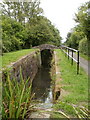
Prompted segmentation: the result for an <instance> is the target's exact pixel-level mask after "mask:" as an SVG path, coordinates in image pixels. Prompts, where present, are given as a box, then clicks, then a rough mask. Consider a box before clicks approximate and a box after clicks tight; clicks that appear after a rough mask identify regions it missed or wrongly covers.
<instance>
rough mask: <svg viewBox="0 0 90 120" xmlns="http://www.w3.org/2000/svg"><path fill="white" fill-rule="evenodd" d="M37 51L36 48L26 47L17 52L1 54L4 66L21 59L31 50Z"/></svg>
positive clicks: (0, 57)
mask: <svg viewBox="0 0 90 120" xmlns="http://www.w3.org/2000/svg"><path fill="white" fill-rule="evenodd" d="M33 51H35V49H24V50H19V51H15V52H9V53H4V54H3V56H0V59H2V68H5V67H7V65H10V64H11V63H12V62H15V61H17V60H19V59H20V58H21V57H22V56H25V55H27V54H29V53H31V52H33Z"/></svg>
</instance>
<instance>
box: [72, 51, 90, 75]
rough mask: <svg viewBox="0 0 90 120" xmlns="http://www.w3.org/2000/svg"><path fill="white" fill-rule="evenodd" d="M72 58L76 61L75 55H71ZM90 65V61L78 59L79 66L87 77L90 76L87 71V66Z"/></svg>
mask: <svg viewBox="0 0 90 120" xmlns="http://www.w3.org/2000/svg"><path fill="white" fill-rule="evenodd" d="M70 54H71V53H70ZM73 56H74V58H75V59H77V55H76V54H75V53H74V54H73ZM89 65H90V61H88V60H85V59H84V58H82V57H80V66H81V67H82V68H83V69H84V71H85V72H86V73H87V75H90V71H89V70H88V68H89V67H88V66H89Z"/></svg>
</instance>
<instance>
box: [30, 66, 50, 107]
mask: <svg viewBox="0 0 90 120" xmlns="http://www.w3.org/2000/svg"><path fill="white" fill-rule="evenodd" d="M32 93H33V94H35V95H34V97H33V99H34V100H36V101H38V102H40V104H38V105H39V107H42V108H48V107H51V106H52V84H51V77H50V70H49V68H44V67H42V68H41V69H39V71H38V73H37V75H36V77H35V79H34V80H33V83H32Z"/></svg>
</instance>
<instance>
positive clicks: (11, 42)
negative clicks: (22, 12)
mask: <svg viewBox="0 0 90 120" xmlns="http://www.w3.org/2000/svg"><path fill="white" fill-rule="evenodd" d="M22 31H23V26H22V25H21V24H20V23H19V22H16V21H15V20H14V19H10V18H9V17H7V16H2V40H3V46H2V49H3V52H9V51H14V50H16V49H17V50H18V49H21V46H22V44H23V42H22V35H21V34H22Z"/></svg>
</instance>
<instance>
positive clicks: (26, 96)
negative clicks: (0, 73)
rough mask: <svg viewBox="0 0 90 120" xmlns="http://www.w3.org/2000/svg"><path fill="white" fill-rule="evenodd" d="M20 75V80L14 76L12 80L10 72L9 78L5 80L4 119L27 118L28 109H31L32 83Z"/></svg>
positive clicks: (3, 97)
mask: <svg viewBox="0 0 90 120" xmlns="http://www.w3.org/2000/svg"><path fill="white" fill-rule="evenodd" d="M28 82H29V79H27V80H26V81H25V80H24V79H23V78H22V75H20V82H18V81H17V80H15V79H14V78H13V79H12V80H10V76H9V74H8V76H7V80H6V81H5V82H3V86H2V88H3V96H2V103H3V106H2V118H3V119H11V118H14V119H20V118H22V119H23V118H25V116H26V114H27V111H28V110H30V108H29V106H30V102H31V85H29V84H28Z"/></svg>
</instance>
